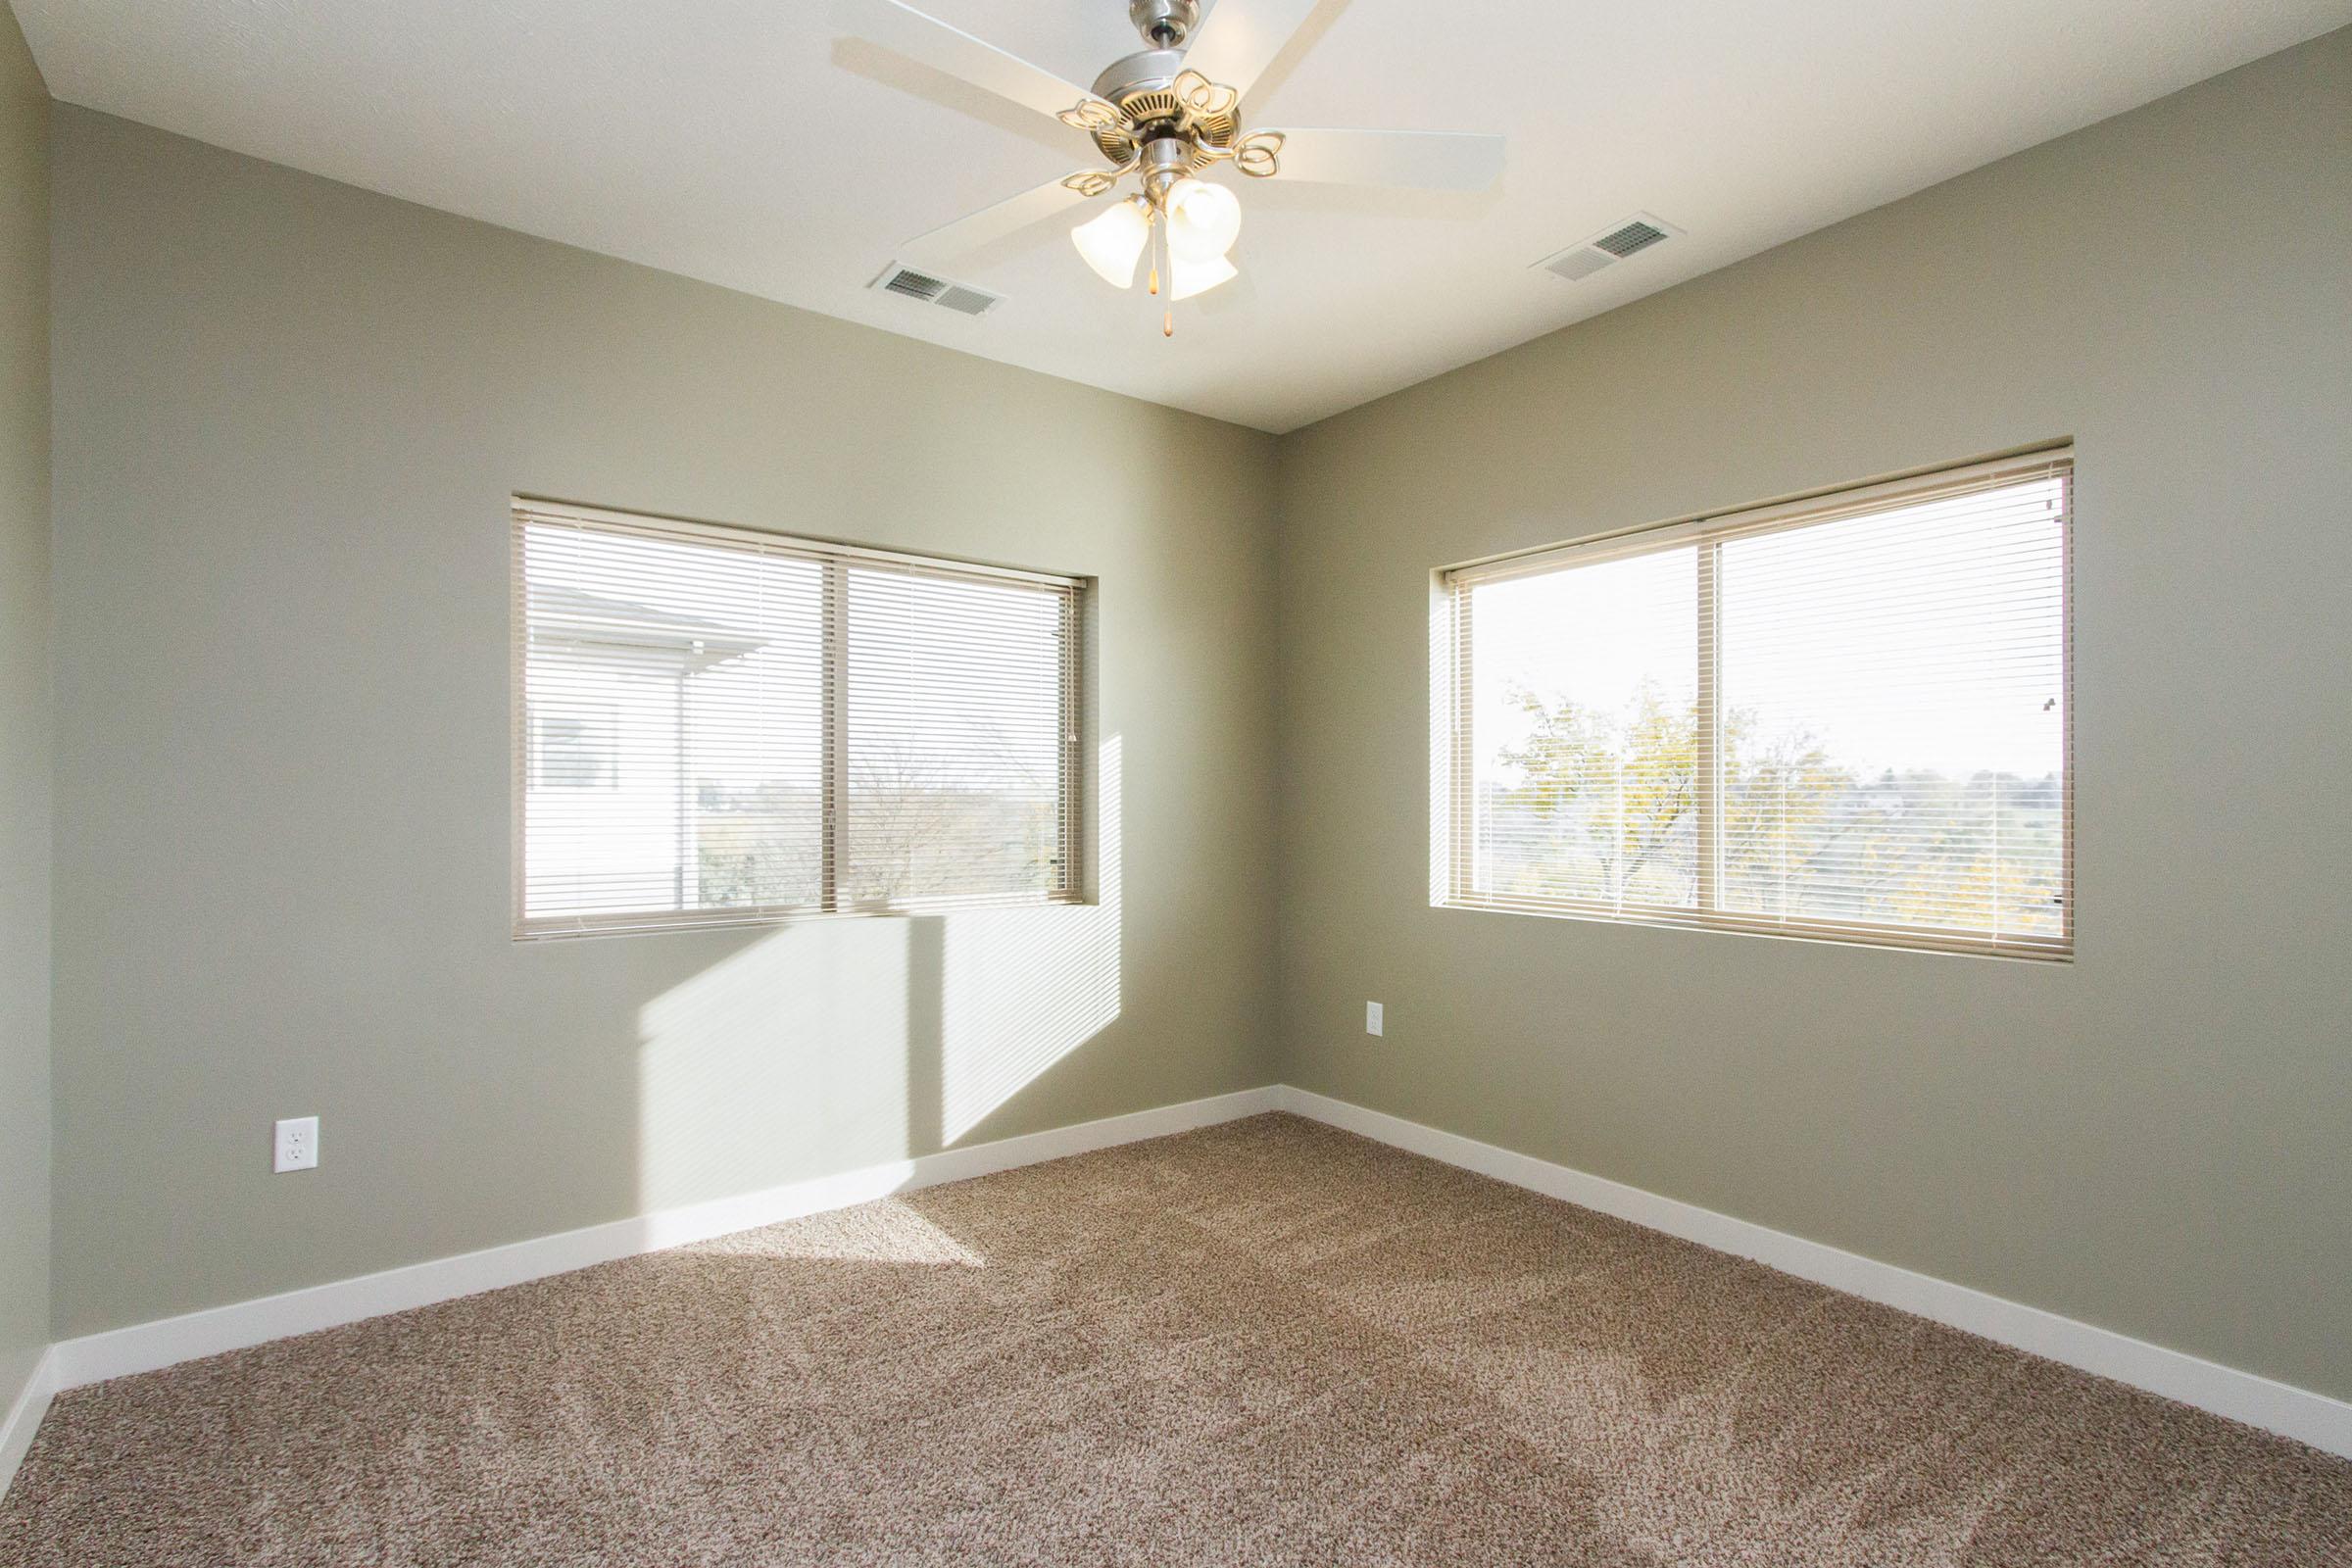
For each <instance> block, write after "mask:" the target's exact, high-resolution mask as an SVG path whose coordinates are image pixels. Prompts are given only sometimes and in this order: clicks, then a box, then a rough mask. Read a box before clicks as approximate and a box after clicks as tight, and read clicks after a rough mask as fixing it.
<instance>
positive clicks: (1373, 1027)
mask: <svg viewBox="0 0 2352 1568" xmlns="http://www.w3.org/2000/svg"><path fill="white" fill-rule="evenodd" d="M1380 1010H1381V1009H1380V1004H1379V1003H1377V1002H1367V1003H1365V1004H1364V1033H1366V1034H1368V1035H1376V1034H1378V1033H1380V1025H1381V1016H1380Z"/></svg>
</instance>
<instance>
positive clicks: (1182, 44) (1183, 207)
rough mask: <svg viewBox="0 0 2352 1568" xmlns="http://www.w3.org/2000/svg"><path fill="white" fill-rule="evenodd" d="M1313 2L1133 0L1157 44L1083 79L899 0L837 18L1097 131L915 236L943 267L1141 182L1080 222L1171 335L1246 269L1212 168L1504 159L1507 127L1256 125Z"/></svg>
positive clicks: (1300, 168)
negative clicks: (1066, 155)
mask: <svg viewBox="0 0 2352 1568" xmlns="http://www.w3.org/2000/svg"><path fill="white" fill-rule="evenodd" d="M1315 4H1316V0H1215V5H1214V9H1213V10H1211V11H1210V12H1209V14H1208V17H1207V19H1206V21H1205V22H1203V20H1202V18H1201V10H1202V7H1201V0H1129V4H1128V7H1127V16H1128V20H1129V21H1130V22H1131V23H1133V24H1134V25H1135V27H1136V30H1137V31H1138V32H1140V33H1141V34H1142V35H1143V41H1144V45H1145V47H1144V48H1143V49H1142V50H1141V51H1140V52H1138V53H1135V54H1131V55H1128V56H1126V57H1125V58H1124V59H1121V60H1119V61H1117V62H1115V63H1113V64H1112V65H1111V66H1110V68H1109V69H1108V70H1106V71H1104V72H1103V73H1102V74H1101V75H1100V76H1098V77H1097V78H1096V80H1095V84H1094V88H1093V90H1092V91H1090V92H1080V91H1079V90H1078V89H1077V88H1075V87H1072V86H1070V85H1069V84H1068V83H1066V82H1064V81H1062V80H1061V79H1060V78H1059V77H1057V76H1055V75H1054V74H1053V73H1051V72H1048V71H1045V70H1042V69H1041V68H1039V67H1036V66H1033V65H1030V64H1029V63H1028V62H1027V61H1024V60H1020V59H1016V58H1015V57H1014V56H1012V55H1009V54H1006V53H1005V51H1004V50H1002V49H999V48H997V47H996V46H995V45H993V44H989V43H985V42H983V41H982V40H980V39H978V38H975V37H973V36H972V35H971V34H969V33H966V32H962V31H960V30H958V29H956V28H955V27H952V26H950V25H947V24H946V23H944V22H940V21H938V20H936V19H934V18H931V17H927V16H925V15H923V14H922V13H921V12H919V11H916V10H914V9H913V8H912V7H910V6H907V5H905V4H902V3H901V0H833V11H834V21H835V23H836V25H838V26H839V28H840V29H841V30H842V31H843V32H845V33H848V34H851V35H853V36H857V37H861V38H864V39H866V40H868V41H870V42H873V43H876V44H879V45H881V46H882V47H884V48H886V49H890V50H892V51H894V52H896V53H898V54H902V55H905V56H907V58H909V59H912V60H915V61H918V62H920V63H922V64H924V65H927V66H930V67H932V68H933V69H934V70H937V71H941V72H944V73H947V74H949V75H952V76H956V77H958V78H960V79H961V80H963V81H967V82H970V83H972V84H974V85H976V86H980V87H985V88H987V89H988V90H989V91H991V92H994V93H996V94H998V95H999V96H1001V97H1004V98H1006V99H1009V100H1011V101H1012V102H1014V103H1017V104H1022V105H1025V106H1026V107H1028V108H1031V109H1034V110H1037V111H1038V112H1040V113H1042V114H1049V115H1052V116H1053V117H1054V118H1055V119H1056V120H1059V121H1060V122H1061V123H1063V124H1065V125H1068V126H1069V127H1071V128H1072V129H1073V130H1078V131H1082V132H1084V133H1085V134H1086V135H1087V136H1088V137H1089V138H1090V139H1091V140H1092V141H1093V142H1094V145H1095V150H1096V151H1097V153H1099V154H1100V155H1101V156H1102V157H1103V159H1104V160H1105V161H1106V165H1105V167H1103V168H1098V169H1085V170H1080V171H1079V172H1076V173H1073V174H1069V175H1066V176H1065V177H1063V178H1061V179H1059V180H1056V181H1054V183H1052V184H1049V185H1041V186H1039V187H1037V188H1036V189H1034V190H1031V191H1027V192H1024V193H1023V194H1021V195H1019V196H1015V197H1013V198H1012V199H1011V200H1009V201H1004V202H999V203H998V204H997V205H996V206H994V207H990V208H985V209H983V210H982V211H980V212H977V213H974V214H972V215H971V216H970V217H968V218H964V219H960V220H958V221H956V222H953V223H950V224H948V225H947V226H946V227H944V228H937V229H933V230H932V231H931V232H930V233H928V234H924V235H922V236H920V237H918V238H917V239H915V240H913V241H911V242H909V244H908V245H907V247H905V249H906V250H907V252H908V253H909V254H911V255H913V256H915V257H916V258H918V259H936V260H937V262H938V263H939V264H941V265H945V264H947V263H949V262H951V261H955V260H958V259H960V258H962V257H965V256H968V255H970V254H971V253H972V252H974V251H977V250H979V249H980V248H981V247H983V246H986V245H989V244H992V243H994V242H995V241H997V240H1000V239H1003V238H1005V237H1006V236H1008V235H1011V234H1014V233H1017V232H1019V231H1020V230H1022V229H1024V228H1027V227H1029V226H1030V225H1031V224H1033V223H1038V222H1042V221H1045V220H1046V219H1048V218H1050V217H1053V216H1054V215H1055V214H1057V213H1060V212H1062V211H1064V210H1065V209H1067V208H1068V207H1069V206H1070V205H1072V204H1073V203H1076V202H1082V201H1099V200H1101V199H1102V198H1103V197H1105V196H1111V195H1114V194H1116V193H1118V192H1119V191H1120V188H1121V187H1122V186H1123V185H1125V184H1127V182H1128V181H1129V180H1130V179H1132V180H1133V181H1134V187H1133V188H1132V189H1131V190H1129V191H1128V192H1127V193H1126V194H1124V195H1119V196H1118V199H1117V200H1116V201H1115V202H1114V203H1113V204H1112V205H1111V206H1110V207H1109V208H1107V209H1105V210H1104V211H1103V212H1101V213H1099V214H1096V215H1094V216H1092V217H1089V218H1087V219H1086V220H1084V221H1081V222H1079V223H1078V224H1077V225H1076V226H1075V227H1073V228H1072V229H1071V231H1070V241H1071V243H1072V244H1073V245H1074V246H1075V247H1076V248H1077V251H1078V254H1079V256H1080V257H1082V258H1083V259H1084V260H1085V262H1086V265H1087V266H1088V267H1089V268H1091V269H1092V270H1094V272H1095V273H1096V275H1097V276H1099V277H1101V278H1102V279H1103V281H1104V282H1106V283H1108V284H1110V285H1111V286H1112V287H1113V288H1117V289H1130V288H1133V287H1134V286H1135V274H1136V271H1137V269H1138V268H1139V267H1140V266H1142V265H1143V262H1144V257H1145V253H1146V252H1147V251H1149V252H1151V255H1152V261H1151V267H1150V270H1149V272H1148V274H1147V278H1146V286H1147V287H1148V289H1149V290H1150V292H1151V293H1152V294H1153V295H1155V296H1158V297H1160V299H1161V300H1162V310H1161V316H1160V330H1161V331H1162V333H1163V334H1165V335H1168V336H1173V335H1174V334H1175V329H1176V318H1175V313H1174V311H1173V310H1172V309H1170V308H1169V307H1171V306H1173V305H1174V304H1175V303H1176V302H1177V301H1180V300H1187V299H1191V298H1193V297H1194V296H1196V295H1199V294H1201V293H1204V292H1206V291H1207V290H1209V289H1212V288H1215V287H1217V286H1219V285H1220V284H1223V283H1227V282H1230V281H1231V280H1232V279H1234V278H1235V277H1238V276H1240V275H1241V272H1240V269H1239V268H1237V267H1236V266H1235V265H1234V263H1233V260H1232V251H1233V247H1234V245H1235V243H1236V242H1237V241H1238V240H1239V239H1240V237H1241V231H1242V203H1241V199H1240V198H1239V197H1238V196H1236V195H1235V194H1234V192H1233V190H1232V188H1231V187H1230V186H1227V185H1223V184H1219V183H1217V182H1215V181H1213V180H1209V179H1204V178H1202V177H1201V175H1202V174H1203V173H1204V172H1207V171H1208V170H1211V169H1213V168H1215V167H1216V166H1218V165H1220V164H1231V165H1232V166H1233V167H1234V168H1235V169H1236V170H1239V171H1240V172H1242V173H1243V174H1244V175H1246V176H1248V177H1250V178H1251V179H1271V178H1275V177H1277V176H1279V177H1281V178H1283V179H1286V180H1291V181H1295V182H1296V181H1316V182H1321V183H1327V184H1336V185H1380V186H1405V187H1415V188H1420V189H1425V190H1454V191H1473V190H1481V189H1484V188H1486V187H1487V186H1489V185H1492V184H1493V183H1494V182H1495V177H1496V176H1497V175H1498V174H1500V173H1501V172H1502V154H1503V142H1502V138H1501V137H1500V136H1482V135H1469V134H1461V133H1456V132H1450V131H1409V130H1300V129H1295V128H1283V129H1260V130H1251V131H1245V130H1244V129H1243V126H1242V98H1243V95H1244V94H1245V93H1247V92H1248V91H1249V90H1250V88H1251V87H1252V86H1254V85H1255V84H1256V82H1257V80H1258V78H1259V76H1260V75H1262V74H1263V73H1264V72H1265V69H1266V67H1268V66H1269V65H1271V64H1273V61H1274V58H1275V56H1276V55H1277V54H1279V53H1280V52H1281V51H1282V48H1283V46H1284V45H1285V44H1286V43H1288V42H1289V40H1290V39H1291V37H1292V35H1293V34H1294V33H1296V32H1297V31H1298V30H1299V26H1300V25H1301V24H1303V23H1304V22H1305V21H1306V19H1307V16H1308V14H1309V13H1310V12H1312V11H1313V10H1314V8H1315Z"/></svg>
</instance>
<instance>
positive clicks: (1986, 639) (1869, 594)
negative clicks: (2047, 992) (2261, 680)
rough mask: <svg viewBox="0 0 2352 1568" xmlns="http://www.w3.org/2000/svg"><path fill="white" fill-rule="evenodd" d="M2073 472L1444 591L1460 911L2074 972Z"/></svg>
mask: <svg viewBox="0 0 2352 1568" xmlns="http://www.w3.org/2000/svg"><path fill="white" fill-rule="evenodd" d="M2072 482H2073V460H2072V455H2071V454H2070V453H2066V452H2051V453H2042V454H2037V455H2035V456H2034V457H2033V458H2030V459H2021V460H2012V461H2009V462H2005V463H1998V464H1987V465H1978V466H1972V467H1969V468H1966V469H1959V470H1954V471H1952V472H1948V473H1943V474H1937V475H1931V476H1928V477H1926V478H1922V479H1918V480H1911V481H1904V482H1901V483H1897V484H1893V485H1883V486H1874V487H1871V488H1869V489H1867V490H1861V491H1855V492H1849V493H1847V494H1844V495H1841V496H1831V497H1826V498H1822V499H1819V500H1815V501H1811V502H1807V503H1803V504H1800V505H1796V506H1789V507H1776V508H1766V509H1758V510H1756V511H1753V512H1748V513H1740V514H1734V515H1726V516H1720V517H1710V518H1705V519H1701V520H1699V521H1696V522H1692V523H1686V524H1680V525H1677V526H1674V527H1672V528H1666V529H1658V530H1651V531H1648V532H1642V533H1633V534H1626V535H1620V536H1615V537H1611V538H1607V539H1602V540H1597V541H1594V542H1593V543H1592V544H1589V545H1584V546H1569V547H1564V548H1560V549H1556V550H1548V551H1544V552H1540V553H1535V554H1531V555H1528V556H1523V557H1518V558H1512V559H1509V560H1504V561H1499V562H1492V563H1486V564H1480V565H1477V566H1472V567H1465V568H1461V569H1459V570H1456V571H1453V572H1449V573H1446V577H1445V587H1446V617H1447V620H1448V622H1449V625H1448V627H1447V630H1446V638H1445V644H1444V647H1443V648H1442V650H1441V654H1442V662H1444V663H1445V665H1446V668H1445V670H1444V672H1443V679H1444V686H1443V688H1442V690H1443V692H1444V694H1445V700H1446V702H1447V703H1448V704H1449V706H1450V709H1451V713H1450V719H1449V726H1450V735H1449V737H1448V740H1449V744H1448V746H1447V754H1446V759H1445V766H1446V774H1447V781H1446V799H1445V800H1444V802H1443V803H1442V810H1443V812H1444V824H1445V829H1446V831H1445V832H1444V834H1443V836H1442V837H1441V838H1440V840H1439V850H1440V853H1441V854H1443V855H1444V856H1445V857H1446V865H1445V866H1444V867H1443V868H1442V874H1441V876H1440V877H1439V879H1438V881H1437V886H1438V887H1439V889H1440V891H1441V901H1442V902H1445V903H1448V904H1454V905H1461V906H1468V907H1481V908H1492V909H1516V910H1524V911H1528V912H1536V913H1552V914H1575V915H1590V916H1599V917H1604V918H1615V919H1624V920H1634V921H1641V922H1644V923H1659V924H1677V925H1698V926H1710V927H1718V928H1726V929H1735V930H1747V931H1762V932H1770V933H1776V934H1782V935H1790V936H1807V937H1818V938H1827V939H1832V940H1843V941H1859V942H1870V943H1878V944H1884V945H1893V946H1907V947H1927V948H1936V949H1947V950H1955V951H1968V952H1981V953H1996V954H2003V955H2009V956H2034V957H2065V956H2069V955H2070V954H2071V953H2072V950H2073V941H2074V907H2073V906H2074V899H2073V891H2074V890H2073V885H2072V883H2073V858H2072V844H2073V782H2072V775H2071V767H2070V750H2071V746H2070V735H2071V723H2072V696H2073V694H2072V691H2071V660H2070V649H2069V630H2068V614H2067V596H2068V532H2069V526H2070V495H2071V487H2072Z"/></svg>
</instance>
